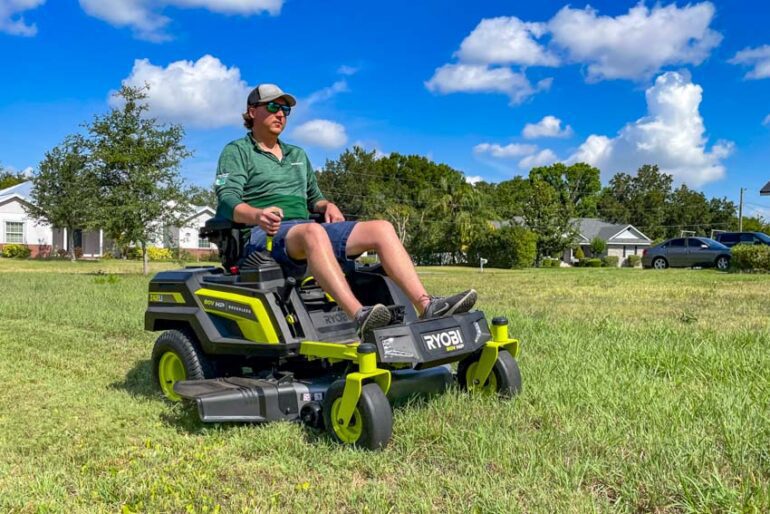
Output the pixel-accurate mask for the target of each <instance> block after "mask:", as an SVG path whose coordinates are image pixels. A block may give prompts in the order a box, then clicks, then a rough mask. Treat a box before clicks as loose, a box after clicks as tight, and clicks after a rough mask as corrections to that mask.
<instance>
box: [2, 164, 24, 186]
mask: <svg viewBox="0 0 770 514" xmlns="http://www.w3.org/2000/svg"><path fill="white" fill-rule="evenodd" d="M27 180H29V178H27V177H25V176H24V172H21V171H10V170H6V169H4V168H3V167H2V166H0V190H3V189H7V188H9V187H13V186H15V185H17V184H21V183H22V182H26V181H27Z"/></svg>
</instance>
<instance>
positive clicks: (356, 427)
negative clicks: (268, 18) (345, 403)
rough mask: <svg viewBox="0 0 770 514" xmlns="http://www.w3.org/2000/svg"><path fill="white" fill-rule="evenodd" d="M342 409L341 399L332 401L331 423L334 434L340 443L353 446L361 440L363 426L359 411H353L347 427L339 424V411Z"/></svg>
mask: <svg viewBox="0 0 770 514" xmlns="http://www.w3.org/2000/svg"><path fill="white" fill-rule="evenodd" d="M340 407H342V397H340V398H337V399H336V400H334V403H333V404H332V413H331V421H332V428H333V429H334V433H335V434H337V437H339V438H340V441H342V442H343V443H346V444H355V443H356V441H358V440H359V439H360V438H361V434H362V433H363V431H364V425H363V422H362V420H361V411H360V410H359V409H358V407H356V410H355V411H353V417H352V418H350V423H348V426H346V427H345V426H342V425H341V424H340V423H339V415H338V414H339V411H340Z"/></svg>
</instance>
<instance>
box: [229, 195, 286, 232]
mask: <svg viewBox="0 0 770 514" xmlns="http://www.w3.org/2000/svg"><path fill="white" fill-rule="evenodd" d="M282 219H283V210H282V209H281V208H280V207H265V208H264V209H260V208H259V207H252V206H251V205H249V204H247V203H239V204H238V205H236V206H235V208H234V209H233V221H234V222H236V223H243V224H244V225H257V226H259V227H260V228H261V229H262V230H264V231H265V233H266V234H267V235H269V236H272V235H275V233H276V232H278V228H279V227H280V226H281V220H282Z"/></svg>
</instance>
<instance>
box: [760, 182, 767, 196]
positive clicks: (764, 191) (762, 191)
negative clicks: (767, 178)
mask: <svg viewBox="0 0 770 514" xmlns="http://www.w3.org/2000/svg"><path fill="white" fill-rule="evenodd" d="M759 194H760V195H761V196H768V195H770V182H768V183H767V184H765V187H763V188H762V189H760V190H759Z"/></svg>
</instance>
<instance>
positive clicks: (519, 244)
mask: <svg viewBox="0 0 770 514" xmlns="http://www.w3.org/2000/svg"><path fill="white" fill-rule="evenodd" d="M536 254H537V236H536V235H535V234H534V233H532V232H531V231H529V230H527V229H526V228H524V227H519V226H504V227H501V228H499V229H493V228H489V227H487V228H486V229H485V230H484V231H482V232H479V234H478V237H477V238H476V239H475V240H474V241H473V243H472V244H471V245H470V248H469V250H468V257H469V263H470V264H472V265H476V264H478V262H479V259H480V258H484V259H487V261H488V264H489V267H491V268H507V269H510V268H528V267H530V266H532V264H534V262H535V257H536Z"/></svg>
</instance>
